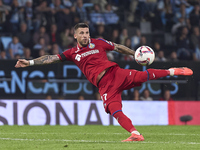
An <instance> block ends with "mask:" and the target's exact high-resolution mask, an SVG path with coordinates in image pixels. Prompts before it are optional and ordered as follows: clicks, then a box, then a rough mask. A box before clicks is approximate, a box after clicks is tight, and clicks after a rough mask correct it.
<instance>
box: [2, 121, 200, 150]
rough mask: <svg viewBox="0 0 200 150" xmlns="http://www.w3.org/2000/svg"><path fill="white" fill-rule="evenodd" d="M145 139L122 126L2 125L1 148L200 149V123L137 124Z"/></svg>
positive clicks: (28, 149)
mask: <svg viewBox="0 0 200 150" xmlns="http://www.w3.org/2000/svg"><path fill="white" fill-rule="evenodd" d="M136 128H137V129H138V131H139V132H140V133H142V134H143V136H144V138H145V141H142V142H126V143H124V142H121V140H124V139H126V138H128V137H129V136H130V133H128V132H127V131H125V130H124V129H123V128H122V127H120V126H100V125H87V126H75V125H72V126H7V125H5V126H0V149H1V150H82V149H83V150H129V149H130V150H133V149H136V150H199V149H200V126H187V125H186V126H184V125H183V126H136Z"/></svg>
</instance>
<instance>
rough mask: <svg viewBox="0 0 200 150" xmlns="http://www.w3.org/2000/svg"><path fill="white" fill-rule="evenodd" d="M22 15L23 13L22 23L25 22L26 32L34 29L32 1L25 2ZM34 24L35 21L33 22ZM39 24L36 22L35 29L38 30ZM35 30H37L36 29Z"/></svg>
mask: <svg viewBox="0 0 200 150" xmlns="http://www.w3.org/2000/svg"><path fill="white" fill-rule="evenodd" d="M23 13H24V17H23V21H25V22H26V23H27V30H28V31H30V30H32V29H33V28H34V26H33V19H35V18H34V17H35V16H34V10H33V8H32V0H27V1H26V4H25V7H24V9H23ZM35 23H36V21H35ZM39 25H40V22H37V25H36V26H37V27H36V28H39ZM36 30H37V29H36Z"/></svg>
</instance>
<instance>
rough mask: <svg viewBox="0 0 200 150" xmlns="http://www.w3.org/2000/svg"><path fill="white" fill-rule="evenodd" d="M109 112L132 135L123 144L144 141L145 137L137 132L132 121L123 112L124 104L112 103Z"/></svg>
mask: <svg viewBox="0 0 200 150" xmlns="http://www.w3.org/2000/svg"><path fill="white" fill-rule="evenodd" d="M108 111H109V113H110V114H111V115H112V116H113V117H114V118H115V119H116V120H117V121H118V123H119V124H120V125H121V126H122V127H123V128H124V129H125V130H127V131H128V132H130V133H132V135H131V136H130V137H129V138H128V139H126V140H123V141H122V142H126V141H144V137H143V136H142V135H141V134H140V133H139V132H138V131H137V130H136V128H135V127H134V126H133V124H132V122H131V120H130V119H129V118H128V117H127V116H126V115H125V114H124V113H123V112H122V104H121V103H120V102H111V103H110V104H109V105H108Z"/></svg>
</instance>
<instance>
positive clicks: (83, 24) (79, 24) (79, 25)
mask: <svg viewBox="0 0 200 150" xmlns="http://www.w3.org/2000/svg"><path fill="white" fill-rule="evenodd" d="M78 28H89V26H88V25H87V24H86V23H77V24H76V25H75V26H74V31H76V30H77V29H78Z"/></svg>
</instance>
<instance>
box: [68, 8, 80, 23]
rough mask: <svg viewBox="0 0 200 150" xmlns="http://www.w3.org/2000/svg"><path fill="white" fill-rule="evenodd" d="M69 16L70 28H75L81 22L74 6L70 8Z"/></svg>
mask: <svg viewBox="0 0 200 150" xmlns="http://www.w3.org/2000/svg"><path fill="white" fill-rule="evenodd" d="M70 16H71V17H72V26H75V25H76V24H77V23H79V22H81V21H80V16H79V14H78V12H76V7H75V6H72V7H70Z"/></svg>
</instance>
